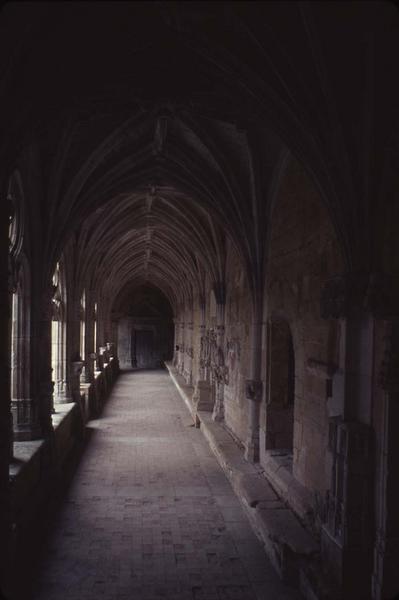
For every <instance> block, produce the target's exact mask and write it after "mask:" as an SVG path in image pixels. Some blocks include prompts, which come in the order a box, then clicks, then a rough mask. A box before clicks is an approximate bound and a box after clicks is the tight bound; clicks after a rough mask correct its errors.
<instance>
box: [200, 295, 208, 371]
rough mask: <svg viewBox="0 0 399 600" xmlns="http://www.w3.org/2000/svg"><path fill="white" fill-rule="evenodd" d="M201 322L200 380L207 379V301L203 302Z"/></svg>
mask: <svg viewBox="0 0 399 600" xmlns="http://www.w3.org/2000/svg"><path fill="white" fill-rule="evenodd" d="M200 308H201V324H200V326H199V338H200V352H199V365H198V366H199V369H198V381H204V380H205V356H204V344H205V331H206V326H205V303H204V302H203V303H202V304H201V307H200Z"/></svg>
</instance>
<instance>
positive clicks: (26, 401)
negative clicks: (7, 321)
mask: <svg viewBox="0 0 399 600" xmlns="http://www.w3.org/2000/svg"><path fill="white" fill-rule="evenodd" d="M25 283H26V285H29V283H28V282H27V281H24V280H23V279H22V281H18V280H15V281H14V282H13V283H12V285H11V289H10V313H11V314H13V318H12V321H13V322H12V327H10V329H11V331H10V341H11V337H12V338H13V340H12V346H13V347H14V351H13V353H12V356H11V361H12V364H11V368H12V372H13V373H14V377H13V386H12V387H13V389H12V390H11V398H12V400H11V411H12V417H13V429H14V440H16V441H27V440H34V439H38V438H40V437H41V428H40V424H39V417H38V410H37V403H35V402H33V400H32V398H31V387H30V382H31V377H30V359H31V356H30V341H31V340H30V335H29V334H28V328H29V322H28V316H29V314H30V306H28V302H29V300H30V297H29V294H28V293H27V290H26V289H24V287H25V285H24V284H25ZM12 303H14V310H12V309H11V306H12Z"/></svg>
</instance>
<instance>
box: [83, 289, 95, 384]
mask: <svg viewBox="0 0 399 600" xmlns="http://www.w3.org/2000/svg"><path fill="white" fill-rule="evenodd" d="M94 353H95V348H94V295H93V292H92V290H87V292H86V321H85V361H84V362H85V366H84V370H83V373H82V376H83V379H84V383H93V381H94V359H95V356H94Z"/></svg>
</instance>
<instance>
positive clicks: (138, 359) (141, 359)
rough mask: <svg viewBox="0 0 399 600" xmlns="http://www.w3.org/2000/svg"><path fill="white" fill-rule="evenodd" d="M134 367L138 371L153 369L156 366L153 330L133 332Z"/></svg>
mask: <svg viewBox="0 0 399 600" xmlns="http://www.w3.org/2000/svg"><path fill="white" fill-rule="evenodd" d="M133 338H134V339H133V340H132V342H133V343H132V349H133V356H132V365H133V367H136V368H137V369H153V368H154V367H155V366H157V365H155V364H154V332H153V331H152V330H151V329H136V330H134V331H133Z"/></svg>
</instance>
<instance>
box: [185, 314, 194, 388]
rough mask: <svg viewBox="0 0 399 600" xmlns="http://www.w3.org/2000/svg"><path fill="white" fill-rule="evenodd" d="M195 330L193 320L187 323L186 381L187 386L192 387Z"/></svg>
mask: <svg viewBox="0 0 399 600" xmlns="http://www.w3.org/2000/svg"><path fill="white" fill-rule="evenodd" d="M193 329H194V325H193V322H192V320H191V321H188V322H187V323H186V344H185V356H184V379H185V381H186V383H187V385H191V384H192V382H193V358H194V349H193Z"/></svg>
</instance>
